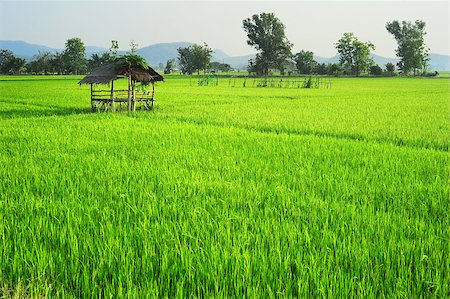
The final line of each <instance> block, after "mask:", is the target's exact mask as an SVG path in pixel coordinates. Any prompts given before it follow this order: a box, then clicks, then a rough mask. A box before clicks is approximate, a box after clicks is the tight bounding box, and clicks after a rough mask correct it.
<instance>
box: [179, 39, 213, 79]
mask: <svg viewBox="0 0 450 299" xmlns="http://www.w3.org/2000/svg"><path fill="white" fill-rule="evenodd" d="M211 56H212V49H211V48H209V47H208V45H207V44H206V43H205V44H203V46H201V45H198V44H194V45H192V46H189V47H181V48H178V65H179V66H180V70H181V72H183V73H185V74H192V73H193V72H194V71H197V73H200V70H205V69H206V68H207V67H208V65H209V63H210V61H211Z"/></svg>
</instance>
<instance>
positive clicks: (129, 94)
mask: <svg viewBox="0 0 450 299" xmlns="http://www.w3.org/2000/svg"><path fill="white" fill-rule="evenodd" d="M130 88H131V71H130V73H129V74H128V111H131V93H130Z"/></svg>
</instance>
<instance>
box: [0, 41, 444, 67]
mask: <svg viewBox="0 0 450 299" xmlns="http://www.w3.org/2000/svg"><path fill="white" fill-rule="evenodd" d="M191 45H193V43H190V42H174V43H159V44H154V45H149V46H147V47H143V48H140V49H138V50H137V53H138V54H139V55H141V56H143V57H144V58H145V59H146V60H147V62H148V63H149V64H150V65H152V66H155V67H158V65H159V64H160V63H162V64H163V65H165V64H166V62H167V60H169V59H172V58H173V59H176V58H177V56H178V51H177V49H178V48H180V47H188V46H191ZM0 49H8V50H11V51H12V52H14V54H15V55H17V56H19V57H22V58H25V59H27V60H31V59H32V58H33V56H34V55H36V54H38V53H39V51H49V52H53V53H54V52H56V51H62V49H55V48H50V47H47V46H43V45H35V44H29V43H26V42H24V41H7V40H0ZM107 51H108V49H107V48H103V47H97V46H86V56H87V57H88V58H89V57H90V56H91V55H92V54H94V53H104V52H107ZM119 53H125V52H123V51H120V52H119ZM372 57H373V59H374V61H375V63H376V64H378V65H379V66H381V67H384V66H385V65H386V63H388V62H391V63H394V64H396V63H397V62H398V58H389V57H383V56H380V55H376V54H372ZM253 58H255V54H252V55H245V56H229V55H227V54H226V53H225V52H224V51H222V50H220V49H214V50H213V55H212V61H218V62H222V63H228V64H229V65H231V66H232V67H233V68H240V69H245V68H246V67H247V65H248V61H249V60H250V59H253ZM314 59H315V60H316V61H317V62H319V63H338V62H339V56H338V55H335V56H333V57H320V56H314ZM430 69H431V70H438V71H445V70H447V71H448V70H450V56H449V55H441V54H434V53H431V54H430Z"/></svg>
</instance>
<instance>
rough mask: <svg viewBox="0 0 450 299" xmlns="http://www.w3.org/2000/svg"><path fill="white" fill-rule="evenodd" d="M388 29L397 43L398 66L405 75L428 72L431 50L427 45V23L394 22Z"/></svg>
mask: <svg viewBox="0 0 450 299" xmlns="http://www.w3.org/2000/svg"><path fill="white" fill-rule="evenodd" d="M386 29H387V31H388V32H389V33H391V34H392V35H393V36H394V38H395V40H396V41H397V44H398V47H397V49H396V53H397V57H399V58H400V61H399V62H398V63H397V66H398V67H399V69H400V70H402V72H403V73H404V74H408V73H410V72H411V71H413V72H414V75H416V72H417V70H420V69H421V70H422V71H423V72H426V68H427V64H428V61H429V56H428V51H429V49H428V48H427V47H426V45H425V40H424V36H425V34H426V32H425V22H424V21H420V20H417V21H415V22H414V24H413V23H411V22H409V21H402V23H400V22H399V21H392V22H388V23H387V24H386Z"/></svg>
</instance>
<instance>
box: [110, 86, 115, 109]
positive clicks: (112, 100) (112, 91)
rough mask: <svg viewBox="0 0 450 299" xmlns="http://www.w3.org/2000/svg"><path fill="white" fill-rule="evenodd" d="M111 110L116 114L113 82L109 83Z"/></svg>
mask: <svg viewBox="0 0 450 299" xmlns="http://www.w3.org/2000/svg"><path fill="white" fill-rule="evenodd" d="M111 110H112V112H116V106H115V105H114V80H112V81H111Z"/></svg>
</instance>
